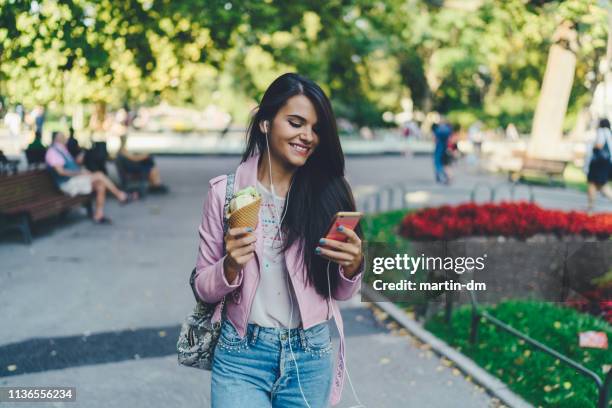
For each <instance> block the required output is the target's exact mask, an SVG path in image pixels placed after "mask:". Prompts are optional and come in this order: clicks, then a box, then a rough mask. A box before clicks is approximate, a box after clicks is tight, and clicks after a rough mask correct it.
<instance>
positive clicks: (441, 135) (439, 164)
mask: <svg viewBox="0 0 612 408" xmlns="http://www.w3.org/2000/svg"><path fill="white" fill-rule="evenodd" d="M431 131H432V132H433V134H434V138H435V149H434V157H433V159H434V170H435V175H436V182H437V183H442V184H448V183H449V182H450V179H449V177H448V174H447V173H446V170H445V168H444V162H445V160H446V159H445V156H446V154H447V152H446V150H447V148H448V140H449V138H450V136H451V134H452V133H453V129H452V128H451V126H450V124H449V123H448V122H446V121H440V123H434V124H433V125H432V126H431Z"/></svg>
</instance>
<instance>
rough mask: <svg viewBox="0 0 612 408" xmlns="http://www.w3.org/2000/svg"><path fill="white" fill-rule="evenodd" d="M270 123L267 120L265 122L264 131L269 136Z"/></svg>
mask: <svg viewBox="0 0 612 408" xmlns="http://www.w3.org/2000/svg"><path fill="white" fill-rule="evenodd" d="M268 123H269V122H268V121H267V120H266V121H264V124H263V125H264V131H265V132H266V134H268Z"/></svg>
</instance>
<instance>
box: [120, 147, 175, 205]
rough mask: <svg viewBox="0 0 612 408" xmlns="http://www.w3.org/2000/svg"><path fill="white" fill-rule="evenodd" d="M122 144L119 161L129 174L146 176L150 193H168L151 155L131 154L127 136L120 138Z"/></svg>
mask: <svg viewBox="0 0 612 408" xmlns="http://www.w3.org/2000/svg"><path fill="white" fill-rule="evenodd" d="M120 140H121V144H120V146H119V151H118V152H117V159H118V160H122V161H123V167H124V168H125V171H126V172H127V173H128V174H138V175H143V176H144V175H146V176H147V180H148V181H149V192H151V193H162V194H164V193H167V192H168V187H166V186H165V185H163V184H162V182H161V176H160V174H159V169H158V168H157V166H155V162H154V161H153V157H152V156H151V155H150V154H136V153H130V152H129V151H128V150H127V146H126V145H127V135H123V136H121V137H120Z"/></svg>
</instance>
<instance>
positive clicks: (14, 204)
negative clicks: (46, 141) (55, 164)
mask: <svg viewBox="0 0 612 408" xmlns="http://www.w3.org/2000/svg"><path fill="white" fill-rule="evenodd" d="M79 205H83V206H85V208H86V209H87V214H88V215H89V216H91V215H92V202H91V195H89V194H88V195H78V196H75V197H70V196H68V195H65V194H63V193H62V192H61V191H60V190H59V189H58V188H57V187H56V185H55V183H54V181H53V178H52V177H51V174H50V173H49V172H48V171H46V170H32V171H27V172H24V173H19V174H16V175H9V176H0V231H3V230H8V229H15V228H17V229H19V230H20V231H21V233H22V235H23V239H24V241H25V242H26V243H28V244H29V243H31V242H32V233H31V224H32V223H33V222H37V221H39V220H42V219H45V218H49V217H52V216H60V215H64V214H66V213H67V211H68V210H69V209H70V208H72V207H75V206H79Z"/></svg>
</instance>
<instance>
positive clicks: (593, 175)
mask: <svg viewBox="0 0 612 408" xmlns="http://www.w3.org/2000/svg"><path fill="white" fill-rule="evenodd" d="M611 152H612V132H611V131H610V121H608V119H601V120H600V121H599V125H598V126H597V134H596V137H595V143H594V145H593V152H592V154H591V157H590V159H589V167H588V173H587V181H588V189H587V197H588V207H587V208H588V211H589V212H590V211H592V210H593V203H594V201H595V195H596V193H597V191H600V192H601V193H602V194H603V195H604V196H606V197H607V198H608V199H610V200H612V191H611V190H610V188H609V187H608V186H607V183H608V179H609V177H610V175H611V174H612V161H611V157H610V153H611Z"/></svg>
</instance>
